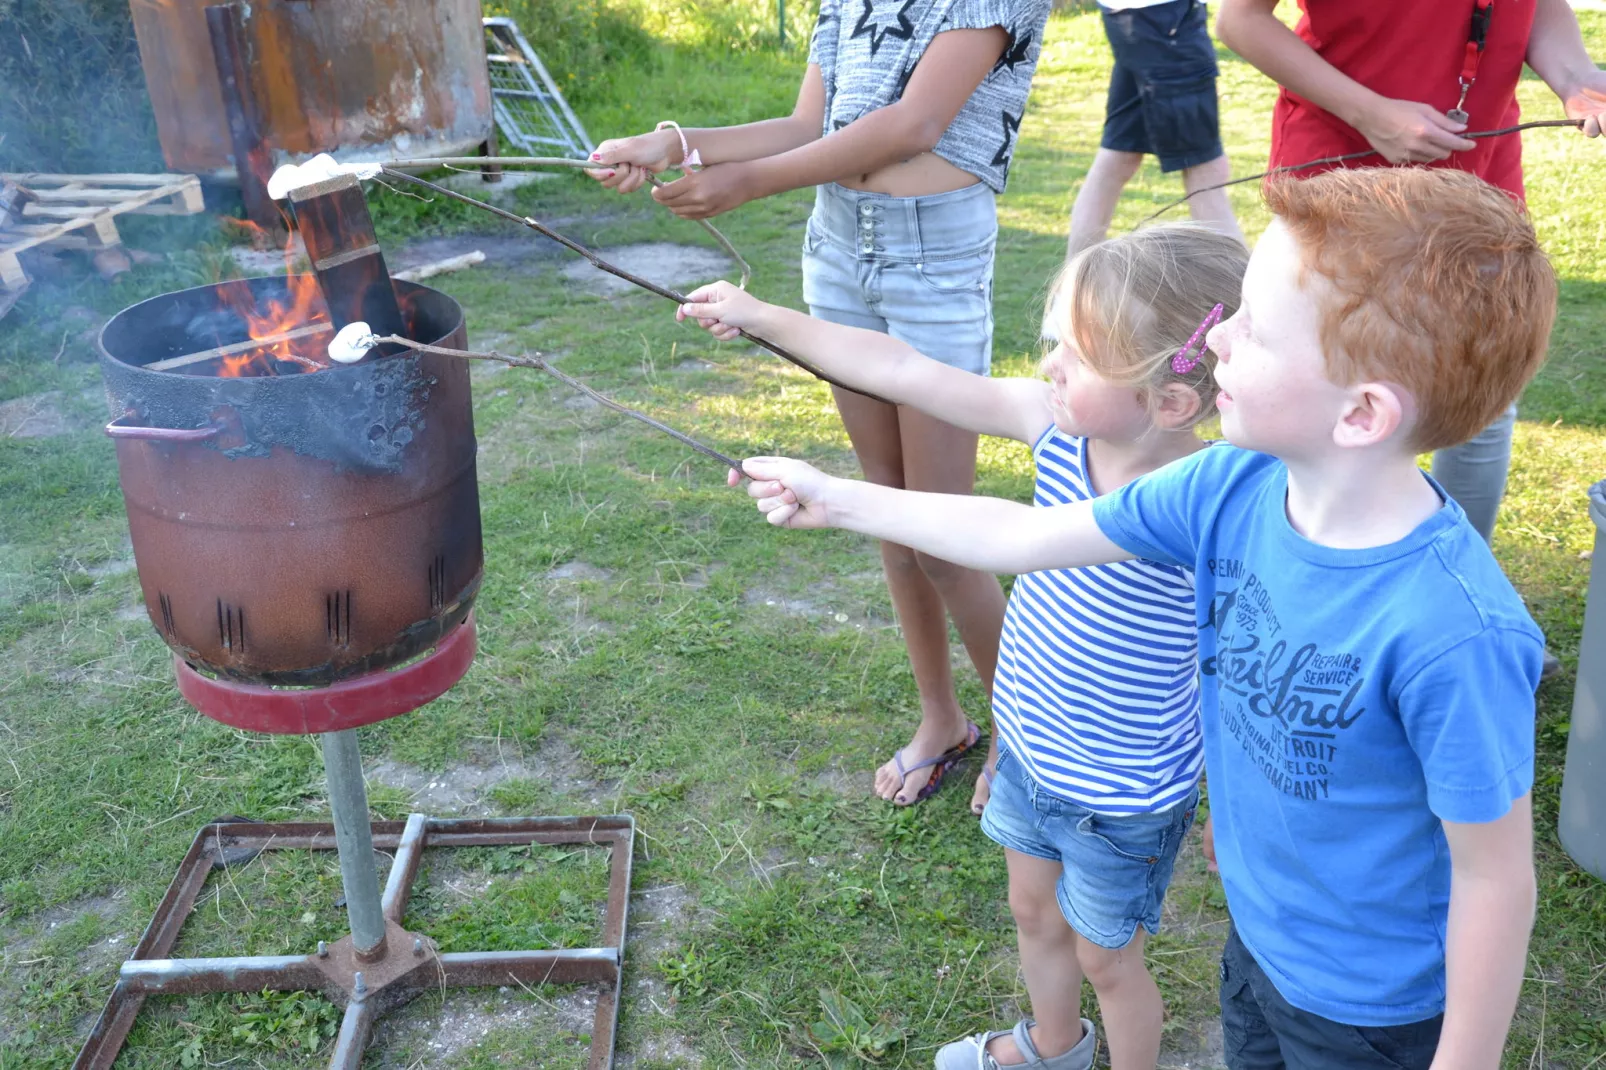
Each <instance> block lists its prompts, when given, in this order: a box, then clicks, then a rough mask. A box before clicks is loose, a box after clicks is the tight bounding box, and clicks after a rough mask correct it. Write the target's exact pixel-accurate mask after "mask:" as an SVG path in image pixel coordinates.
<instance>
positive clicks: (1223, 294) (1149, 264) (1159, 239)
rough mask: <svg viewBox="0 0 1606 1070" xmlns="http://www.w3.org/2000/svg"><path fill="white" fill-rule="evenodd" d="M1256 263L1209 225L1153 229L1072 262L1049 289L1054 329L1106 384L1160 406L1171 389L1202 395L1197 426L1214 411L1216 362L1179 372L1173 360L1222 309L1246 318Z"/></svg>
mask: <svg viewBox="0 0 1606 1070" xmlns="http://www.w3.org/2000/svg"><path fill="white" fill-rule="evenodd" d="M1248 263H1249V251H1248V250H1247V249H1245V248H1244V247H1243V246H1242V245H1240V244H1238V242H1237V240H1236V239H1234V238H1229V237H1228V236H1227V235H1225V234H1222V233H1221V232H1219V231H1216V230H1212V229H1210V228H1209V227H1204V226H1200V225H1199V224H1196V223H1166V224H1160V225H1158V226H1153V227H1145V228H1143V229H1142V230H1135V231H1133V232H1132V233H1130V234H1123V235H1121V236H1120V237H1118V238H1110V239H1108V240H1107V241H1102V242H1099V243H1098V244H1097V245H1091V246H1089V247H1088V248H1086V249H1083V250H1082V251H1081V252H1079V253H1077V254H1076V255H1074V256H1072V257H1071V258H1070V259H1069V260H1067V261H1066V262H1065V266H1064V267H1063V268H1061V269H1060V273H1059V275H1058V276H1057V277H1056V278H1055V279H1054V282H1053V285H1052V287H1051V288H1050V291H1049V308H1050V310H1051V311H1050V317H1051V322H1052V324H1053V326H1054V328H1055V329H1056V330H1057V331H1058V332H1059V337H1060V338H1068V339H1072V340H1074V341H1075V343H1076V348H1077V350H1078V351H1079V352H1080V354H1081V358H1082V362H1083V363H1084V364H1086V365H1088V367H1090V368H1091V369H1092V370H1093V371H1094V372H1095V373H1096V374H1098V376H1099V377H1100V378H1102V379H1105V380H1107V381H1109V382H1112V383H1117V384H1120V385H1123V386H1132V387H1135V388H1136V389H1138V390H1140V391H1142V392H1143V394H1144V395H1145V397H1146V398H1148V400H1149V404H1150V406H1151V408H1152V407H1153V406H1155V405H1157V404H1158V402H1159V398H1160V390H1161V389H1162V388H1163V387H1164V386H1165V385H1166V384H1168V383H1182V384H1184V385H1185V386H1187V387H1188V388H1189V389H1191V390H1193V391H1194V392H1195V393H1196V394H1198V395H1199V402H1200V405H1199V414H1198V416H1196V417H1195V419H1194V421H1193V422H1194V423H1197V422H1198V421H1200V420H1203V419H1205V418H1206V417H1208V416H1210V415H1211V414H1212V413H1214V412H1215V400H1216V380H1215V375H1214V370H1215V366H1216V355H1215V354H1214V353H1212V352H1209V351H1208V350H1206V351H1205V352H1204V355H1203V357H1202V358H1201V359H1200V360H1199V362H1198V363H1197V364H1195V365H1194V366H1193V367H1192V368H1191V369H1190V370H1189V371H1188V372H1186V373H1184V374H1180V375H1179V374H1178V373H1177V372H1176V371H1174V370H1173V369H1172V367H1171V358H1172V357H1174V356H1176V355H1177V353H1178V352H1179V351H1180V350H1181V349H1182V347H1183V346H1185V345H1187V344H1188V339H1189V338H1190V337H1192V335H1193V332H1194V331H1196V330H1198V329H1199V324H1200V323H1201V322H1202V321H1203V320H1204V318H1205V317H1206V316H1207V315H1209V313H1210V310H1211V309H1212V308H1214V307H1215V305H1216V303H1217V302H1220V303H1221V304H1222V305H1224V306H1226V307H1225V308H1224V309H1223V311H1222V318H1223V319H1225V318H1226V317H1228V316H1231V315H1232V314H1233V313H1234V312H1235V311H1237V308H1238V297H1239V293H1240V291H1241V289H1242V287H1243V281H1244V268H1245V266H1247V264H1248ZM1203 345H1204V340H1203V339H1200V342H1199V346H1200V347H1201V348H1202V347H1203ZM1196 352H1197V350H1196Z"/></svg>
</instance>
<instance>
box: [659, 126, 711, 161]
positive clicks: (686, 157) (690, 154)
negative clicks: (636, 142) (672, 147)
mask: <svg viewBox="0 0 1606 1070" xmlns="http://www.w3.org/2000/svg"><path fill="white" fill-rule="evenodd" d="M665 127H668V128H669V129H671V130H673V131H674V132H675V134H676V136H678V137H679V138H680V169H681V170H682V171H696V170H698V169H699V168H700V167H702V166H703V161H702V157H701V156H699V155H698V153H697V150H696V149H694V148H692V147H691V146H690V145H689V144H687V142H686V131H684V130H682V129H681V128H680V124H679V123H677V122H675V120H673V119H665V120H664V121H663V122H661V123H659V124H658V125H657V126H655V127H653V130H655V131H657V130H662V129H664V128H665Z"/></svg>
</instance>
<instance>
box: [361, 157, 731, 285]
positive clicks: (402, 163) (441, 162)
mask: <svg viewBox="0 0 1606 1070" xmlns="http://www.w3.org/2000/svg"><path fill="white" fill-rule="evenodd" d="M489 159H494V160H495V161H496V163H495V166H496V167H498V168H503V167H577V168H583V169H584V170H587V171H598V170H601V169H602V168H604V167H607V166H608V165H607V164H599V163H597V162H596V161H595V160H569V159H565V158H564V157H562V156H496V157H486V156H446V157H442V158H441V159H438V160H389V161H387V162H386V164H385V166H386V167H445V168H449V169H450V168H462V167H473V168H483V167H485V166H486V161H487V160H489ZM647 181H648V182H649V183H651V184H652V185H654V186H662V185H664V181H663V180H662V179H660V178H659V177H658V176H657V175H655V174H653V173H652V172H650V171H649V172H648V173H647ZM697 224H698V225H699V226H701V227H702V228H703V229H704V230H706V231H708V233H709V234H710V235H711V236H712V237H713V239H714V240H715V241H717V242H719V247H720V248H721V249H724V250H725V251H726V252H727V253H729V254H730V255H731V259H733V260H735V261H736V263H737V264H738V265H740V267H741V269H742V281H741V283H740V285H741V288H742V289H744V290H745V289H747V283H748V280H749V279H751V278H752V277H753V269H752V268H751V267H749V266H748V265H747V260H746V259H745V258H744V257H743V256H742V254H741V253H739V252H737V251H736V246H734V245H732V244H731V243H730V239H729V238H727V237H725V235H723V234H721V233H720V232H719V229H718V228H717V227H715V226H714V224H712V223H710V222H709V221H708V220H706V219H699V220H698V221H697Z"/></svg>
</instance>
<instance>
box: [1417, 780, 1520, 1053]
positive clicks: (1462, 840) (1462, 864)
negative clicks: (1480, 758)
mask: <svg viewBox="0 0 1606 1070" xmlns="http://www.w3.org/2000/svg"><path fill="white" fill-rule="evenodd" d="M1444 836H1445V839H1446V840H1447V841H1449V844H1450V923H1449V932H1448V933H1447V934H1446V938H1445V972H1446V994H1445V1005H1444V1029H1443V1032H1442V1033H1441V1034H1440V1036H1439V1050H1438V1053H1437V1054H1436V1055H1435V1056H1434V1059H1433V1066H1434V1070H1461V1068H1471V1067H1477V1068H1483V1067H1487V1068H1488V1070H1495V1068H1497V1067H1498V1066H1499V1065H1500V1054H1501V1052H1502V1050H1503V1049H1504V1048H1505V1043H1506V1031H1507V1030H1508V1029H1509V1028H1510V1027H1511V1018H1512V1015H1513V1014H1514V1013H1516V1009H1517V994H1518V992H1519V991H1520V990H1521V989H1522V975H1523V967H1524V965H1525V964H1526V962H1527V957H1528V935H1529V932H1530V930H1531V929H1532V928H1533V920H1534V900H1535V896H1536V890H1535V883H1534V863H1533V797H1532V795H1531V794H1530V795H1524V796H1523V797H1522V798H1520V799H1518V800H1517V801H1516V802H1514V803H1512V804H1511V809H1510V810H1508V811H1507V812H1506V815H1505V816H1504V817H1501V818H1498V819H1497V820H1494V821H1490V822H1487V823H1485V824H1461V823H1458V822H1450V821H1446V822H1444Z"/></svg>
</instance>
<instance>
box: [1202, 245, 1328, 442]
mask: <svg viewBox="0 0 1606 1070" xmlns="http://www.w3.org/2000/svg"><path fill="white" fill-rule="evenodd" d="M1300 268H1301V261H1300V254H1299V248H1298V245H1297V244H1296V243H1295V241H1294V238H1293V235H1291V234H1290V233H1289V232H1288V230H1287V229H1286V228H1285V227H1284V226H1283V225H1282V223H1281V222H1280V221H1278V220H1275V219H1274V220H1273V221H1272V223H1271V226H1269V227H1267V228H1266V232H1265V234H1263V235H1262V236H1261V239H1260V241H1259V242H1258V243H1257V244H1256V245H1255V251H1254V253H1253V255H1251V256H1250V258H1249V268H1248V270H1247V271H1246V272H1245V274H1244V286H1243V302H1242V304H1241V305H1240V306H1239V309H1238V312H1237V314H1235V315H1234V316H1233V317H1232V318H1231V319H1228V320H1225V321H1223V322H1222V323H1220V324H1218V325H1217V326H1216V327H1214V328H1213V329H1212V330H1211V331H1210V334H1209V335H1208V336H1207V337H1206V344H1208V345H1209V347H1210V349H1211V350H1212V351H1213V352H1214V353H1215V354H1216V359H1217V363H1216V382H1217V384H1218V385H1219V386H1220V394H1219V396H1218V399H1217V403H1216V404H1217V407H1218V408H1219V409H1220V410H1221V431H1222V434H1223V435H1224V436H1225V437H1226V439H1227V441H1229V442H1231V443H1232V444H1233V445H1235V446H1242V447H1244V448H1245V449H1253V450H1260V451H1262V452H1264V453H1270V454H1272V455H1274V456H1278V457H1284V458H1302V457H1305V456H1308V455H1310V454H1311V453H1313V452H1315V451H1318V450H1320V449H1321V448H1322V447H1323V446H1324V445H1331V444H1332V442H1333V426H1334V423H1335V421H1336V420H1337V419H1338V416H1339V413H1340V412H1341V411H1342V404H1343V400H1344V397H1345V394H1346V391H1345V389H1344V388H1343V387H1341V386H1338V385H1336V384H1335V383H1333V382H1332V381H1331V380H1329V379H1328V377H1327V369H1326V363H1325V360H1324V358H1323V353H1322V343H1321V337H1320V334H1319V330H1320V327H1319V324H1320V306H1319V305H1318V303H1317V300H1316V297H1315V296H1314V294H1312V293H1311V292H1310V290H1311V289H1312V288H1314V287H1316V286H1319V285H1322V282H1321V281H1320V279H1319V278H1316V277H1312V278H1311V279H1310V280H1309V282H1308V285H1307V286H1301V285H1300V278H1299V276H1300Z"/></svg>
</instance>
